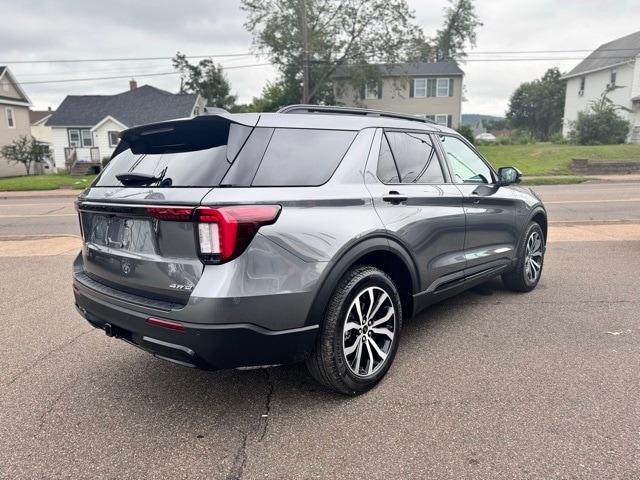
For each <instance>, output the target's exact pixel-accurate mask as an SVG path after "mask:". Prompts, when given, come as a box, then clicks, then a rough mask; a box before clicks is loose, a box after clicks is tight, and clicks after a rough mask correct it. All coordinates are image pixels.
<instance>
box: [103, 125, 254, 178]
mask: <svg viewBox="0 0 640 480" xmlns="http://www.w3.org/2000/svg"><path fill="white" fill-rule="evenodd" d="M251 130H252V129H251V127H246V126H243V125H238V124H232V125H231V126H230V127H229V135H228V138H227V142H226V144H225V145H220V146H217V147H213V148H208V149H205V150H196V151H191V152H179V153H156V154H148V153H146V154H134V153H133V152H132V151H131V150H130V149H126V150H124V151H122V152H121V153H119V154H118V155H116V156H115V157H114V158H113V159H112V160H111V161H110V162H109V164H108V165H107V166H106V168H105V170H104V171H103V172H102V174H101V175H100V177H99V178H98V181H97V182H96V184H95V186H96V187H123V186H127V185H123V184H122V182H121V181H120V180H118V178H117V175H120V174H123V173H129V174H143V175H152V176H153V177H155V180H154V181H151V182H149V183H147V184H146V185H147V186H152V187H211V186H215V185H218V184H219V183H220V180H222V178H223V177H224V175H225V174H226V173H227V170H229V167H230V166H231V164H232V163H233V161H234V160H235V157H236V156H237V155H238V152H239V151H240V149H241V148H242V146H243V145H244V143H245V141H246V139H247V137H248V136H249V134H250V133H251Z"/></svg>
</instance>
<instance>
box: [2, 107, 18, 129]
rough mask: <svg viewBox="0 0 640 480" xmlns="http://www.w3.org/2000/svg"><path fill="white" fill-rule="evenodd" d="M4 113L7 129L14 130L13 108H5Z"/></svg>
mask: <svg viewBox="0 0 640 480" xmlns="http://www.w3.org/2000/svg"><path fill="white" fill-rule="evenodd" d="M5 113H6V115H7V127H9V128H16V119H15V117H14V115H13V108H11V107H7V108H5Z"/></svg>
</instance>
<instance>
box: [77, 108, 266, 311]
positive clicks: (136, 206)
mask: <svg viewBox="0 0 640 480" xmlns="http://www.w3.org/2000/svg"><path fill="white" fill-rule="evenodd" d="M234 117H237V116H234ZM257 118H258V117H257V116H249V115H248V116H242V120H243V121H246V124H240V123H236V120H235V119H234V120H233V121H232V120H230V119H229V118H226V117H225V116H224V115H215V116H213V115H208V116H202V117H196V118H193V119H190V120H176V121H172V122H165V123H160V124H154V125H147V126H142V127H136V128H132V129H129V130H126V131H124V132H123V133H122V135H121V136H122V140H121V142H120V144H119V145H118V147H117V149H116V151H115V152H114V154H113V156H112V159H111V161H110V162H109V164H108V165H107V167H106V168H105V169H104V171H103V172H102V173H101V175H100V176H99V177H98V178H97V179H96V181H95V182H94V184H93V185H92V187H91V188H90V189H88V190H87V191H86V192H85V193H84V194H83V195H82V196H81V197H80V199H79V200H78V203H77V208H78V212H79V218H80V228H81V232H82V236H83V240H84V243H83V250H82V256H83V265H84V273H85V274H86V275H87V276H89V277H90V278H91V279H93V280H94V281H97V282H100V283H102V284H105V285H107V286H110V287H112V288H115V289H117V290H121V291H124V292H126V293H129V294H134V295H139V296H143V297H145V298H153V299H157V300H163V301H168V302H171V303H178V304H186V303H187V301H188V300H189V297H190V295H191V291H192V290H193V288H194V287H195V285H196V284H197V283H198V280H199V279H200V276H201V275H202V271H203V260H202V258H201V252H200V251H199V244H198V243H199V242H198V228H197V224H196V223H194V222H193V218H194V212H195V209H196V208H197V207H198V206H199V205H200V202H201V200H202V199H203V198H204V197H205V195H206V194H207V193H208V192H209V191H210V190H211V188H213V187H215V186H218V185H219V184H220V181H221V180H222V178H223V177H224V175H225V174H226V172H227V170H228V169H229V167H230V165H231V164H232V163H233V161H234V158H235V157H236V156H237V154H238V152H239V151H240V149H241V148H242V146H243V144H244V142H245V141H246V139H247V138H248V136H249V134H250V133H251V131H252V128H253V126H254V125H255V123H256V121H257ZM205 263H206V262H205Z"/></svg>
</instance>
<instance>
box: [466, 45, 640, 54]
mask: <svg viewBox="0 0 640 480" xmlns="http://www.w3.org/2000/svg"><path fill="white" fill-rule="evenodd" d="M596 50H597V51H598V52H623V51H626V52H630V54H633V53H635V52H636V51H637V50H638V48H637V47H635V48H598V49H593V48H592V49H587V50H581V49H575V50H508V51H507V50H505V51H494V52H467V55H496V54H511V53H513V54H520V53H527V54H532V53H535V54H539V53H589V52H595V51H596Z"/></svg>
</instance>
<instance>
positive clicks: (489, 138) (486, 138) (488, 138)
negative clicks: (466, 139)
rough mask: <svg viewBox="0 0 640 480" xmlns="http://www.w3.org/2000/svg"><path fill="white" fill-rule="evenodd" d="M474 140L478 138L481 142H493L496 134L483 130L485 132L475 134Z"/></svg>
mask: <svg viewBox="0 0 640 480" xmlns="http://www.w3.org/2000/svg"><path fill="white" fill-rule="evenodd" d="M475 138H476V140H479V141H481V142H495V141H496V136H495V135H493V134H491V133H489V132H485V133H479V134H478V135H476V137H475Z"/></svg>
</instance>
